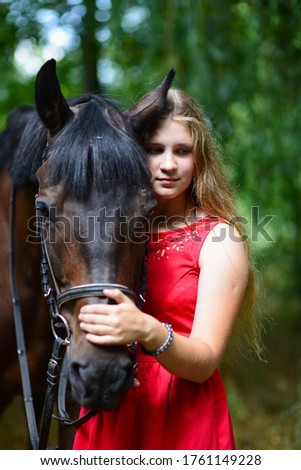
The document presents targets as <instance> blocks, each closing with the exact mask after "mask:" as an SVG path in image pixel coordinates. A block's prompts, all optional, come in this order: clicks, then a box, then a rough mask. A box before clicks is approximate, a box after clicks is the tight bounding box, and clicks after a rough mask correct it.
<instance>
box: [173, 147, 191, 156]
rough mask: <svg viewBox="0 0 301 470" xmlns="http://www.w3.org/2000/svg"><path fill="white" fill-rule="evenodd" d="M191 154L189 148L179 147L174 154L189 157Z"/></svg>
mask: <svg viewBox="0 0 301 470" xmlns="http://www.w3.org/2000/svg"><path fill="white" fill-rule="evenodd" d="M191 152H192V148H191V147H180V148H178V149H176V153H177V154H178V155H190V154H191Z"/></svg>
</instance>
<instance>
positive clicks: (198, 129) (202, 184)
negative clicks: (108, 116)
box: [146, 88, 262, 359]
mask: <svg viewBox="0 0 301 470" xmlns="http://www.w3.org/2000/svg"><path fill="white" fill-rule="evenodd" d="M168 117H171V118H172V119H174V120H176V121H179V122H183V123H184V124H185V125H187V126H188V128H189V129H190V132H191V134H192V138H193V154H194V158H195V175H194V181H193V184H192V187H191V188H190V189H191V198H192V200H193V201H194V203H195V204H196V206H197V207H199V208H201V209H202V211H204V212H205V213H207V214H209V215H212V216H215V217H218V218H220V219H222V220H224V221H226V222H228V223H229V224H230V225H232V226H233V227H235V228H236V229H237V231H238V232H239V234H240V236H241V240H242V242H243V243H244V246H245V249H246V253H247V256H248V262H249V275H248V283H247V288H246V292H245V297H244V302H243V305H242V308H241V313H240V315H239V317H238V320H237V323H236V328H235V330H234V333H233V335H232V338H231V340H230V341H229V345H228V349H227V354H226V355H225V357H226V358H227V357H231V358H232V359H233V357H234V354H232V353H235V355H236V357H238V356H237V352H238V350H239V352H240V354H243V355H246V356H249V353H251V352H252V353H254V352H255V354H256V356H257V357H259V358H261V357H262V341H261V322H260V321H259V318H257V314H256V309H255V301H256V298H257V291H258V283H257V280H256V276H255V267H254V263H253V261H252V259H251V254H250V244H249V240H248V236H247V234H246V233H245V231H244V227H243V225H242V223H240V222H239V220H240V218H239V216H238V214H237V211H236V206H235V202H234V195H233V190H232V188H231V186H230V184H229V181H228V177H227V174H226V171H225V168H224V165H223V164H222V159H221V157H222V152H221V148H220V146H219V144H218V142H217V139H216V138H215V137H214V133H213V129H212V125H211V123H210V121H209V120H208V118H207V117H206V116H205V114H204V112H203V110H202V109H201V107H199V106H198V105H197V104H196V103H195V102H194V101H193V99H192V98H191V97H190V96H189V95H187V94H186V93H185V92H184V91H182V90H179V89H176V88H171V89H170V90H169V92H168V108H167V110H166V112H165V113H164V115H162V120H161V123H162V121H163V120H165V119H167V118H168ZM159 126H160V123H159ZM146 139H147V137H146ZM239 356H240V355H239Z"/></svg>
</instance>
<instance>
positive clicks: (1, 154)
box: [0, 104, 35, 169]
mask: <svg viewBox="0 0 301 470" xmlns="http://www.w3.org/2000/svg"><path fill="white" fill-rule="evenodd" d="M34 113H35V109H34V107H33V106H31V105H26V104H24V105H21V106H18V107H16V108H14V109H13V110H12V111H11V112H10V113H9V115H8V117H7V120H6V126H5V128H4V130H3V131H2V132H1V133H0V169H1V168H3V167H4V166H5V165H6V164H7V163H9V162H10V161H11V159H12V158H13V155H14V154H15V152H16V150H17V147H18V145H19V141H20V138H21V135H22V133H23V131H24V128H25V127H26V125H27V123H28V121H29V120H30V119H31V117H32V116H33V115H34Z"/></svg>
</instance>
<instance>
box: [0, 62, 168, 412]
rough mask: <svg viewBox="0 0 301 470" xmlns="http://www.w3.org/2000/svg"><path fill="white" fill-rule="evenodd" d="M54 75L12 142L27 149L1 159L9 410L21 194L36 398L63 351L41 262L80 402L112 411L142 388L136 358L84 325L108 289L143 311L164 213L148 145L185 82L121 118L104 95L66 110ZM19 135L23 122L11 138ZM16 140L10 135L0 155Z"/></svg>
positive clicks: (25, 307) (50, 67)
mask: <svg viewBox="0 0 301 470" xmlns="http://www.w3.org/2000/svg"><path fill="white" fill-rule="evenodd" d="M55 68H56V64H55V61H54V60H50V61H48V62H46V63H45V64H44V66H43V67H42V68H41V70H40V72H39V74H38V76H37V79H36V92H35V98H36V110H37V112H34V111H33V110H32V109H31V108H28V109H27V114H26V115H25V117H26V119H25V120H26V121H27V125H26V127H25V130H24V125H21V126H20V128H21V131H18V133H17V132H14V131H13V134H14V137H15V138H16V140H15V141H16V144H15V143H14V142H15V141H14V142H13V143H11V144H10V145H7V147H8V149H7V151H6V152H5V154H4V153H3V155H2V156H1V159H0V165H1V167H0V168H1V170H0V171H1V173H0V181H1V185H0V197H1V199H0V258H1V279H0V287H1V292H2V295H1V297H0V312H1V315H0V327H1V330H0V334H1V337H2V339H1V342H0V350H1V353H2V354H1V358H0V361H1V362H0V391H1V405H0V406H1V407H2V409H3V408H4V407H5V406H7V404H8V403H9V402H10V401H11V399H12V398H13V397H14V396H15V395H16V394H19V393H20V392H21V385H20V374H19V366H18V360H17V352H16V342H15V339H14V326H13V308H12V301H11V294H10V285H9V241H8V239H9V223H10V221H9V205H10V203H9V200H10V194H11V191H12V187H13V186H14V187H15V188H16V196H15V203H14V205H15V217H14V219H15V220H14V237H13V238H14V260H15V278H16V283H17V287H18V291H19V297H20V305H21V309H22V314H23V322H24V330H25V338H26V344H27V356H28V363H29V370H30V377H31V381H32V386H33V390H34V393H35V392H36V391H43V390H45V387H46V380H45V381H44V377H45V375H46V367H47V361H48V359H49V355H50V350H51V347H52V343H53V340H52V339H51V338H50V332H51V328H50V322H49V315H48V313H47V302H46V301H45V299H44V298H43V295H42V294H43V292H42V289H41V288H40V285H41V284H40V273H39V271H40V259H41V252H42V253H43V254H44V259H46V262H47V270H48V272H49V273H50V274H49V275H50V281H51V295H52V296H53V297H54V303H55V311H56V313H57V316H58V317H60V318H61V319H62V320H63V323H64V324H66V328H67V330H68V343H69V342H70V346H69V348H68V358H69V380H70V383H71V388H72V395H73V397H74V399H75V400H76V401H77V403H78V404H80V405H82V406H85V407H86V408H103V409H105V410H111V409H114V408H115V407H116V406H118V404H119V403H120V401H121V400H122V399H123V397H124V395H125V393H126V392H127V390H128V389H129V388H130V387H131V386H132V384H133V379H134V370H133V362H132V357H131V354H130V353H129V350H128V348H127V346H126V345H125V346H119V347H99V346H96V345H93V344H91V343H88V342H87V341H86V339H85V335H84V334H83V333H82V332H81V330H80V328H79V325H78V320H77V316H78V312H79V309H80V307H81V306H82V305H83V304H85V303H89V302H93V303H95V302H106V301H107V299H106V298H104V296H103V292H102V291H103V288H104V287H106V286H112V285H113V286H114V285H117V286H119V288H120V289H121V290H123V291H124V292H125V293H126V294H127V295H129V296H130V297H132V298H133V300H136V298H137V295H138V294H139V292H138V290H137V286H139V275H140V274H141V266H142V262H143V256H144V250H145V242H146V240H147V225H148V224H147V222H148V216H149V214H150V213H151V211H152V210H153V208H154V207H155V204H156V201H155V197H154V195H153V193H152V191H151V189H150V175H149V171H148V168H147V162H146V155H145V153H144V151H143V148H142V147H141V146H140V144H139V140H140V138H141V136H142V135H143V134H144V133H145V132H150V131H151V129H152V126H155V125H156V123H157V121H158V119H160V116H161V115H162V113H163V112H164V111H165V109H166V107H167V99H166V98H167V92H168V89H169V87H170V84H171V81H172V79H173V76H174V71H171V72H170V73H169V74H168V75H167V77H166V78H165V79H164V81H163V82H162V83H161V84H160V85H159V86H158V87H157V88H156V89H154V90H153V91H151V92H150V93H148V94H147V95H146V96H144V97H143V98H142V99H141V100H140V101H139V102H138V103H137V104H136V105H135V106H133V107H132V108H131V109H129V110H127V111H125V112H121V111H120V110H119V109H118V107H117V106H116V104H114V103H112V102H110V101H109V100H106V99H104V98H101V97H99V96H95V95H87V96H84V97H80V98H77V99H73V100H70V101H66V100H65V98H64V97H63V95H62V93H61V90H60V85H59V82H58V79H57V76H56V70H55ZM13 127H14V122H13V119H12V122H11V123H9V125H8V129H12V128H13ZM8 134H9V132H8V130H7V131H4V132H3V133H2V136H1V141H0V145H1V142H2V143H3V142H6V139H8V137H9V135H8ZM17 143H18V148H17V149H16V147H17ZM3 145H4V144H3ZM34 206H35V207H36V210H37V215H38V218H39V219H38V221H39V223H38V226H39V228H40V232H39V235H40V238H37V237H36V235H37V234H36V231H35V228H36V227H35V225H36V223H35V221H36V219H35V217H34ZM41 245H42V250H41ZM44 287H45V286H44ZM45 295H46V297H48V296H49V292H45ZM69 329H70V334H69Z"/></svg>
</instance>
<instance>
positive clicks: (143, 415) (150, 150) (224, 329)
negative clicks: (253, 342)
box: [74, 89, 256, 449]
mask: <svg viewBox="0 0 301 470" xmlns="http://www.w3.org/2000/svg"><path fill="white" fill-rule="evenodd" d="M144 147H145V150H146V152H147V155H148V163H149V169H150V172H151V178H152V179H151V183H152V188H153V190H154V192H155V194H156V196H157V200H158V205H157V208H156V210H155V213H154V214H153V215H152V221H151V234H150V240H149V248H148V251H149V253H148V259H147V289H146V302H145V304H144V305H143V311H141V310H139V309H138V308H137V307H136V306H135V305H134V303H133V302H132V301H131V300H130V299H129V298H128V297H126V296H125V295H124V294H123V293H122V292H120V291H119V290H107V291H106V292H105V294H106V295H107V296H108V297H109V298H110V299H113V300H114V301H115V302H116V305H103V304H97V305H86V306H85V307H83V308H82V310H81V313H80V320H81V328H82V329H83V330H84V331H85V332H86V337H87V339H88V340H89V341H91V342H93V343H95V344H101V345H113V344H128V343H132V342H134V341H137V342H138V343H139V346H140V347H139V350H138V366H137V377H136V381H135V385H136V386H134V387H133V388H132V389H130V390H129V392H128V393H127V395H126V397H125V399H124V401H123V402H122V403H121V405H120V406H119V408H118V409H117V410H116V411H113V412H112V411H110V412H105V411H99V413H97V414H96V415H95V416H94V417H93V418H92V419H91V420H90V421H88V422H87V423H86V424H84V425H83V426H81V427H80V428H79V429H78V431H77V433H76V437H75V441H74V449H234V448H235V442H234V437H233V432H232V425H231V418H230V416H229V410H228V405H227V398H226V392H225V389H224V384H223V381H222V378H221V376H220V374H219V372H218V370H217V368H218V366H219V364H220V362H221V360H222V358H223V355H224V353H225V350H226V346H227V344H228V342H229V340H230V337H231V335H232V333H233V330H234V328H235V327H236V326H237V324H240V323H241V324H242V325H243V328H244V331H243V334H244V335H245V333H247V334H246V335H245V336H248V335H249V336H250V337H252V335H254V338H255V335H256V325H255V322H254V318H253V314H252V309H251V304H252V298H253V292H254V289H253V287H254V286H253V276H252V270H251V267H250V263H249V261H248V251H247V246H246V241H245V238H246V237H245V236H244V234H243V232H242V230H241V228H239V227H236V226H235V224H234V222H235V216H236V213H235V210H234V205H233V200H232V196H231V192H230V190H229V187H228V184H227V182H226V177H225V174H224V171H223V168H222V166H221V163H220V160H219V154H218V150H217V146H216V145H215V143H214V140H213V138H212V136H211V132H210V126H209V124H208V122H207V120H206V118H205V117H204V115H203V113H202V111H201V110H200V109H199V108H198V107H197V105H196V104H195V103H194V102H193V101H192V100H191V98H190V97H188V96H187V95H186V94H185V93H184V92H183V91H180V90H177V89H170V90H169V92H168V112H167V113H166V115H164V116H162V119H161V121H160V125H159V127H158V128H157V129H156V130H155V131H154V132H153V133H152V134H151V135H146V136H145V137H144ZM238 320H242V321H238ZM254 338H253V339H254Z"/></svg>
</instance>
